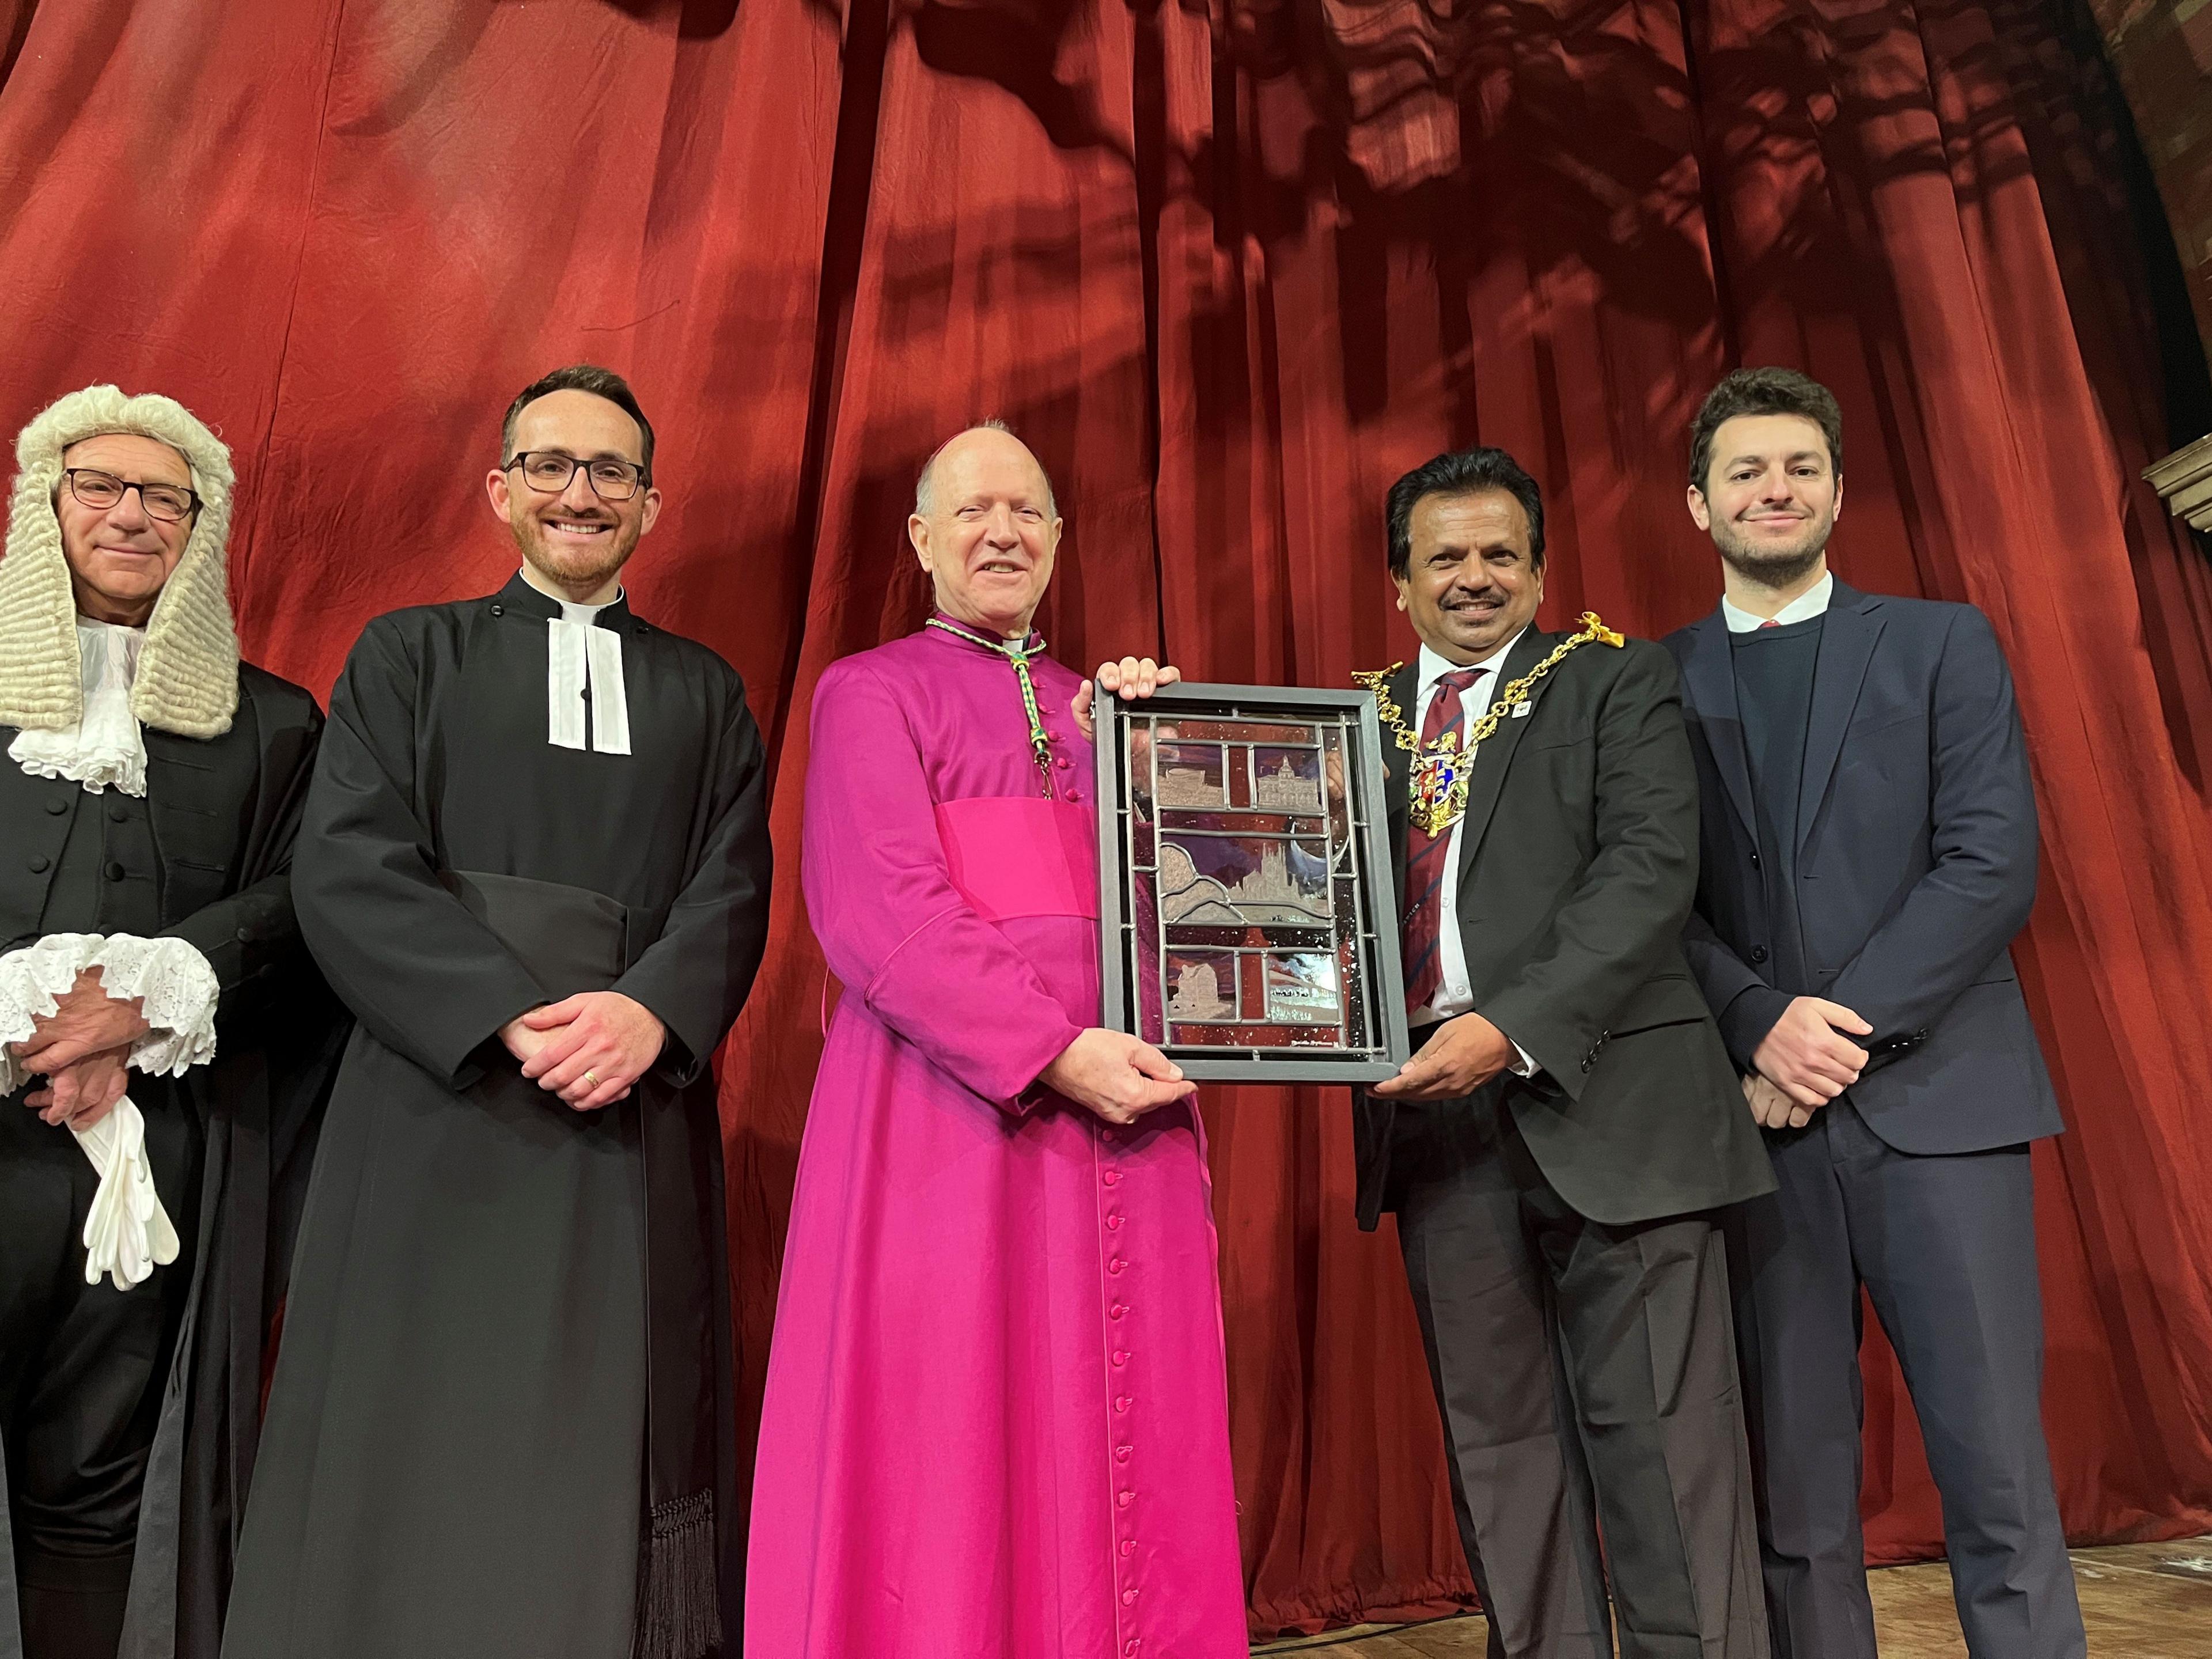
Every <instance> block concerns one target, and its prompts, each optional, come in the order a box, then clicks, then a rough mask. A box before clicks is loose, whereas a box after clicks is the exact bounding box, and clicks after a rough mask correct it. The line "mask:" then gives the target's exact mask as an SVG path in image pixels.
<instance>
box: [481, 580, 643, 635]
mask: <svg viewBox="0 0 2212 1659" xmlns="http://www.w3.org/2000/svg"><path fill="white" fill-rule="evenodd" d="M499 597H500V599H501V602H502V603H504V604H506V605H510V606H512V607H513V609H515V610H517V611H522V612H524V613H525V614H526V615H528V616H532V617H547V618H549V619H550V618H555V617H557V618H559V619H560V620H562V621H563V622H580V623H593V622H596V621H597V620H598V619H599V617H602V616H606V615H608V614H609V613H612V619H613V620H614V621H615V623H617V627H619V622H620V618H621V617H625V616H628V615H629V589H628V588H626V587H617V589H616V590H615V596H614V598H612V599H609V600H608V601H607V602H606V603H605V605H577V604H574V603H573V602H572V601H570V600H568V599H562V597H561V596H560V595H559V594H557V593H548V592H546V591H545V590H544V588H542V587H540V586H538V584H537V583H536V582H535V581H534V580H532V579H531V573H530V571H529V570H528V568H523V569H520V570H518V571H516V572H515V573H514V574H513V575H512V576H509V577H508V578H507V586H505V587H503V588H501V590H500V593H499Z"/></svg>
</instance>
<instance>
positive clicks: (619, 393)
mask: <svg viewBox="0 0 2212 1659" xmlns="http://www.w3.org/2000/svg"><path fill="white" fill-rule="evenodd" d="M554 392H590V393H591V394H592V396H593V397H594V398H605V399H606V400H607V401H608V402H609V403H611V404H613V405H614V406H615V407H616V408H617V409H619V410H622V412H623V414H625V415H627V416H629V417H630V419H632V420H633V421H635V422H637V432H638V444H639V450H640V453H639V456H638V471H640V472H641V473H642V474H643V475H644V477H645V482H646V483H647V484H648V485H649V484H651V483H652V482H653V422H651V421H648V420H647V419H646V418H645V411H644V410H642V409H640V408H639V407H638V404H637V393H635V392H632V391H631V390H630V389H629V381H628V380H624V379H623V377H622V376H621V375H619V374H616V373H615V372H614V370H612V369H611V368H599V366H598V365H597V364H596V363H571V364H569V365H568V368H556V369H555V370H554V371H553V372H552V373H551V374H541V375H540V376H538V379H536V380H532V382H531V383H530V384H529V385H528V386H525V387H523V388H522V390H521V391H520V392H517V393H516V394H515V398H514V401H513V403H511V404H508V405H507V419H506V420H504V421H503V422H501V423H500V428H499V458H500V459H501V460H502V461H511V460H513V459H514V423H515V422H516V421H517V420H518V419H520V417H521V415H522V411H523V410H526V409H527V408H528V407H529V406H530V405H531V404H534V403H536V402H537V401H538V399H539V398H545V397H550V396H551V395H552V394H553V393H554Z"/></svg>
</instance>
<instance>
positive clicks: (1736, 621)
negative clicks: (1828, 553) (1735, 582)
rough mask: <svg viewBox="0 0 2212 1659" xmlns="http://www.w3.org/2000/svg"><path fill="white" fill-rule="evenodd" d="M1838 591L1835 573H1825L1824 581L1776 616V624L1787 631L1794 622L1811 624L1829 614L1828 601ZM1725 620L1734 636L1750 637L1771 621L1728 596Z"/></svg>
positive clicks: (1723, 603)
mask: <svg viewBox="0 0 2212 1659" xmlns="http://www.w3.org/2000/svg"><path fill="white" fill-rule="evenodd" d="M1835 591H1836V578H1835V574H1834V573H1833V572H1832V571H1824V572H1823V573H1822V574H1821V576H1820V580H1818V581H1816V582H1814V584H1813V585H1812V586H1810V587H1808V588H1807V589H1806V590H1805V591H1804V592H1802V593H1800V594H1799V595H1798V596H1797V597H1796V599H1792V600H1790V603H1789V604H1787V605H1784V606H1783V607H1782V609H1781V610H1779V611H1776V612H1775V613H1774V623H1775V625H1776V626H1777V627H1780V628H1787V627H1789V626H1790V623H1801V622H1810V621H1812V620H1813V618H1814V617H1824V616H1826V615H1827V612H1828V600H1829V599H1830V597H1831V596H1832V595H1833V594H1834V592H1835ZM1721 617H1722V619H1723V621H1725V622H1726V623H1728V630H1729V633H1731V634H1748V633H1750V632H1752V631H1753V629H1759V628H1764V627H1765V626H1766V622H1767V619H1766V618H1765V617H1754V616H1753V615H1752V614H1751V612H1750V611H1746V610H1745V609H1743V608H1742V607H1741V605H1737V604H1736V603H1735V601H1734V600H1733V599H1729V597H1728V595H1727V594H1725V593H1723V595H1721Z"/></svg>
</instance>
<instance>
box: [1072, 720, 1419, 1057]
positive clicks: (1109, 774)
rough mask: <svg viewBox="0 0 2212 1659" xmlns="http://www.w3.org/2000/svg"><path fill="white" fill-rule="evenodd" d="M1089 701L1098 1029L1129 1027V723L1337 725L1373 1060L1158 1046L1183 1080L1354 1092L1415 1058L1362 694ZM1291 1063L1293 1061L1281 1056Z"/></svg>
mask: <svg viewBox="0 0 2212 1659" xmlns="http://www.w3.org/2000/svg"><path fill="white" fill-rule="evenodd" d="M1093 698H1094V701H1093V704H1092V706H1093V707H1094V708H1096V709H1097V711H1098V714H1097V736H1096V738H1094V739H1093V742H1094V744H1095V746H1096V750H1097V763H1098V777H1097V791H1098V948H1099V979H1100V989H1101V992H1102V994H1103V1006H1104V1012H1103V1017H1102V1018H1103V1023H1104V1024H1105V1025H1106V1027H1107V1029H1108V1030H1115V1031H1128V1032H1132V1033H1133V1032H1134V1031H1135V1028H1136V1024H1137V1018H1136V1012H1135V1010H1134V1009H1133V1007H1132V1006H1131V1002H1130V996H1129V975H1130V972H1131V966H1130V964H1131V961H1132V957H1133V936H1132V935H1133V929H1134V927H1135V925H1136V924H1135V921H1134V918H1133V917H1132V915H1130V914H1129V911H1130V905H1129V891H1130V887H1129V881H1130V878H1129V875H1128V864H1129V855H1130V848H1131V841H1130V836H1129V831H1128V826H1127V819H1128V817H1130V813H1129V812H1128V811H1127V799H1126V794H1125V791H1124V788H1123V783H1124V780H1123V777H1122V764H1121V758H1122V756H1123V754H1124V753H1125V752H1126V750H1127V736H1126V733H1127V727H1128V724H1129V718H1130V716H1131V715H1133V714H1154V715H1158V714H1170V713H1176V712H1180V713H1185V714H1188V715H1189V716H1190V717H1192V718H1194V719H1195V718H1201V717H1210V718H1213V719H1219V720H1261V721H1266V720H1281V721H1290V722H1299V721H1313V720H1322V721H1325V722H1326V723H1328V724H1330V725H1336V724H1338V723H1339V722H1340V721H1341V722H1342V723H1343V724H1344V725H1345V727H1346V735H1347V738H1348V740H1349V742H1350V746H1351V748H1352V750H1354V751H1355V752H1353V753H1350V754H1347V755H1346V757H1345V787H1346V791H1347V794H1348V799H1347V800H1346V818H1347V823H1348V827H1349V830H1350V835H1351V839H1352V842H1353V843H1354V845H1355V847H1356V848H1357V851H1358V856H1359V860H1360V863H1361V866H1362V868H1361V869H1360V871H1359V872H1358V878H1357V879H1358V883H1359V891H1360V902H1361V915H1362V923H1361V926H1360V927H1359V930H1358V939H1359V947H1360V957H1361V963H1362V966H1363V967H1364V969H1365V970H1366V974H1367V981H1366V990H1367V994H1368V997H1369V999H1370V1006H1372V1007H1373V1009H1374V1014H1373V1018H1374V1023H1375V1025H1376V1028H1377V1029H1378V1030H1380V1032H1381V1035H1382V1038H1383V1048H1382V1049H1381V1051H1380V1052H1379V1053H1378V1052H1376V1051H1373V1050H1347V1049H1342V1048H1338V1049H1328V1048H1299V1049H1297V1050H1295V1051H1292V1050H1285V1049H1281V1048H1242V1049H1235V1050H1229V1049H1223V1048H1191V1047H1175V1046H1170V1045H1165V1044H1163V1045H1162V1047H1163V1049H1164V1052H1165V1053H1166V1054H1168V1055H1169V1056H1170V1058H1171V1059H1172V1060H1174V1061H1175V1062H1176V1065H1178V1066H1181V1067H1182V1070H1183V1073H1184V1075H1185V1076H1187V1077H1192V1078H1198V1079H1208V1080H1215V1081H1225V1082H1241V1083H1322V1084H1328V1083H1347V1084H1359V1083H1379V1082H1381V1081H1383V1079H1386V1078H1390V1077H1395V1076H1396V1075H1397V1073H1398V1069H1399V1067H1400V1066H1402V1065H1404V1064H1405V1061H1406V1058H1407V1055H1408V1054H1410V1053H1411V1052H1412V1048H1411V1044H1410V1042H1409V1041H1408V1038H1407V1030H1406V991H1405V978H1404V970H1403V969H1402V967H1401V963H1400V962H1399V959H1398V905H1397V896H1396V894H1395V892H1393V891H1392V890H1391V880H1392V877H1391V860H1390V832H1389V811H1388V805H1387V800H1386V798H1385V796H1384V794H1383V730H1382V726H1381V724H1380V723H1379V722H1378V721H1377V720H1376V717H1375V699H1374V698H1373V697H1372V696H1369V695H1368V693H1366V692H1364V691H1334V690H1310V689H1307V688H1304V687H1296V686H1264V685H1207V684H1177V685H1170V686H1163V687H1162V688H1161V689H1160V690H1158V691H1156V692H1154V693H1153V694H1152V696H1150V697H1149V698H1146V699H1143V700H1140V701H1138V702H1123V701H1122V700H1121V698H1120V697H1117V696H1114V695H1113V694H1112V693H1111V692H1109V691H1107V690H1104V689H1103V687H1094V689H1093ZM1347 715H1348V716H1350V719H1349V720H1346V719H1345V717H1346V716H1347ZM1155 856H1156V857H1157V854H1155ZM1251 1023H1255V1024H1256V1023H1260V1022H1251ZM1291 1054H1294V1055H1295V1057H1294V1058H1292V1057H1286V1056H1289V1055H1291Z"/></svg>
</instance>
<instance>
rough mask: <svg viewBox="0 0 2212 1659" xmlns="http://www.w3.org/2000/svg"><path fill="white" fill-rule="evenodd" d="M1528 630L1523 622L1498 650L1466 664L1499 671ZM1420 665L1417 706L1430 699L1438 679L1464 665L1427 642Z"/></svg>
mask: <svg viewBox="0 0 2212 1659" xmlns="http://www.w3.org/2000/svg"><path fill="white" fill-rule="evenodd" d="M1527 632H1528V624H1527V623H1522V625H1521V633H1520V634H1516V635H1514V636H1513V637H1512V638H1511V639H1510V640H1508V641H1505V643H1504V644H1503V645H1501V646H1499V647H1498V649H1497V650H1495V651H1493V652H1492V653H1490V654H1489V655H1488V656H1486V657H1485V658H1484V659H1482V660H1481V661H1480V662H1478V663H1470V664H1467V665H1465V666H1468V667H1472V668H1480V670H1482V671H1483V672H1484V673H1486V674H1494V673H1496V672H1498V671H1499V670H1500V669H1502V668H1504V666H1505V658H1506V654H1507V653H1509V652H1510V651H1511V650H1512V649H1513V647H1515V646H1516V645H1518V644H1520V643H1521V634H1525V633H1527ZM1461 667H1462V665H1461V664H1459V663H1455V662H1453V661H1452V660H1450V659H1449V658H1446V657H1442V656H1439V655H1437V653H1436V652H1435V651H1433V650H1431V648H1430V647H1428V646H1427V645H1423V646H1422V647H1421V679H1420V684H1419V685H1418V686H1416V687H1415V688H1414V690H1413V703H1414V706H1415V707H1416V708H1418V707H1419V706H1420V705H1421V704H1423V703H1425V702H1427V701H1428V700H1429V693H1430V692H1431V691H1433V690H1436V689H1437V681H1438V680H1440V679H1442V678H1443V677H1444V676H1445V675H1447V674H1450V673H1455V672H1456V671H1458V670H1459V669H1460V668H1461Z"/></svg>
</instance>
